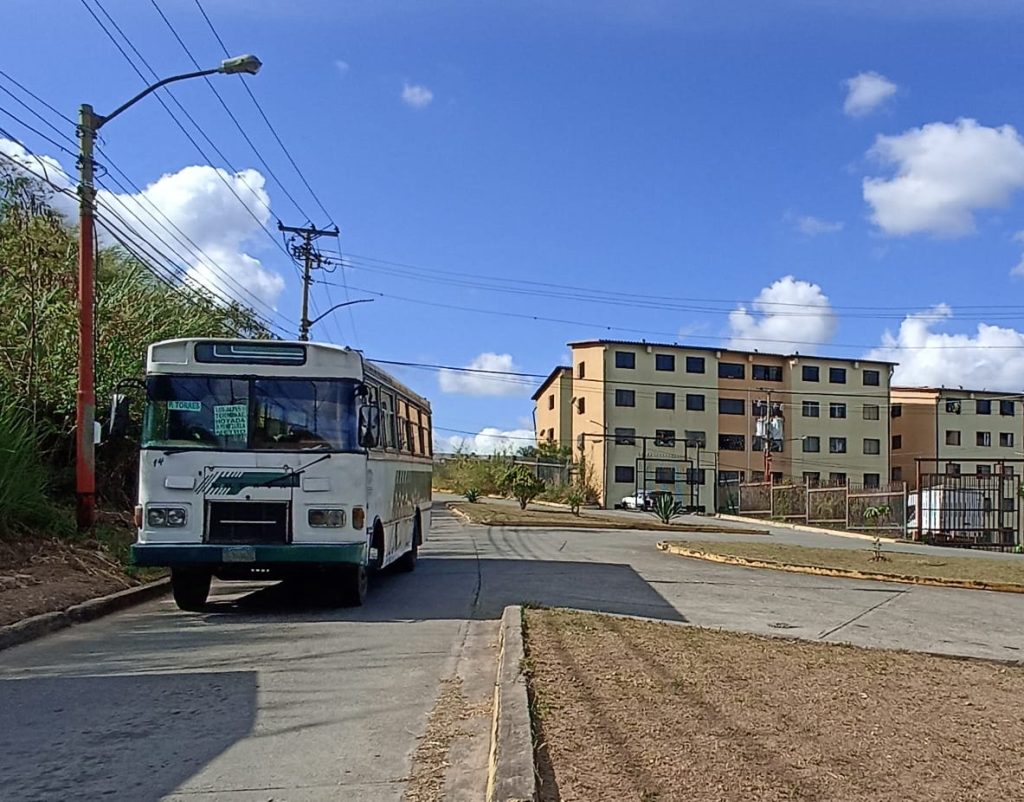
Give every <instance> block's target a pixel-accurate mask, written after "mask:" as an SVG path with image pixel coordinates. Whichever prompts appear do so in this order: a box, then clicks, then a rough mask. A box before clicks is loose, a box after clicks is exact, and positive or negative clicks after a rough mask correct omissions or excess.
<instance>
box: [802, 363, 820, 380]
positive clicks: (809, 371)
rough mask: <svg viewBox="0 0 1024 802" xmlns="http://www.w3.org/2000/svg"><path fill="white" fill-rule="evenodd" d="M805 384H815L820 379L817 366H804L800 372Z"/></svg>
mask: <svg viewBox="0 0 1024 802" xmlns="http://www.w3.org/2000/svg"><path fill="white" fill-rule="evenodd" d="M801 375H802V376H803V379H804V381H805V382H816V381H819V379H820V377H821V368H819V367H818V366H817V365H804V366H803V370H802V372H801Z"/></svg>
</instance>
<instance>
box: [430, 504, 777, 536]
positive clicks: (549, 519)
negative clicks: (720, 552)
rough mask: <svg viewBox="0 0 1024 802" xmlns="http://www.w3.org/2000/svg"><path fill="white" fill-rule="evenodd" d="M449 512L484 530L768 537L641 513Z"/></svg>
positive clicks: (488, 508)
mask: <svg viewBox="0 0 1024 802" xmlns="http://www.w3.org/2000/svg"><path fill="white" fill-rule="evenodd" d="M448 508H449V509H452V510H455V511H457V512H459V513H461V514H462V515H464V516H465V517H466V518H467V519H469V521H470V522H471V523H475V524H482V525H484V526H537V527H546V528H550V529H649V530H653V531H657V532H728V533H729V534H737V535H744V534H746V535H767V534H768V532H767V530H765V529H738V528H737V529H733V528H730V529H725V528H723V527H721V526H718V525H717V524H715V523H713V522H712V523H707V524H704V523H689V522H678V523H672V524H663V523H661V522H660V521H658V520H657V519H656V518H655V517H654V516H653V515H649V514H645V513H642V512H638V513H636V514H635V515H631V516H629V517H623V516H617V515H608V514H606V513H603V512H598V511H591V510H580V514H579V515H573V514H572V513H571V512H570V511H569V510H567V509H561V508H559V507H528V508H527V509H525V510H520V509H519V508H518V507H513V506H512V505H508V504H493V503H487V502H477V503H475V504H471V503H469V502H462V501H455V502H450V503H449V504H448Z"/></svg>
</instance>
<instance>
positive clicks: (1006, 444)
mask: <svg viewBox="0 0 1024 802" xmlns="http://www.w3.org/2000/svg"><path fill="white" fill-rule="evenodd" d="M999 447H1000V448H1013V432H1000V433H999Z"/></svg>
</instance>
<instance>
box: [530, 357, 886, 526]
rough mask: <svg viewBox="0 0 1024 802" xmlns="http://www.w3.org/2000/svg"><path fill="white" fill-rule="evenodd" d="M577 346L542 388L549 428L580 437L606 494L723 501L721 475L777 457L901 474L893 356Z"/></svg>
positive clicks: (785, 470) (798, 470) (578, 444)
mask: <svg viewBox="0 0 1024 802" xmlns="http://www.w3.org/2000/svg"><path fill="white" fill-rule="evenodd" d="M569 346H570V348H571V350H572V366H571V367H569V366H566V367H560V368H557V369H556V370H555V371H553V372H552V374H551V375H550V376H549V377H548V379H547V380H546V381H545V382H544V384H543V385H542V386H541V388H540V389H538V391H537V393H536V394H535V395H534V401H535V403H536V419H537V426H536V431H537V436H538V438H539V439H544V440H551V441H557V442H559V443H571V444H572V447H573V451H574V455H575V456H576V458H577V459H580V458H582V459H583V460H584V461H585V462H586V464H587V467H588V469H589V470H590V471H591V477H592V481H593V483H594V485H595V486H596V487H597V489H598V490H599V493H600V496H601V499H602V502H603V504H604V505H605V506H612V505H614V504H615V503H617V502H618V501H620V500H621V499H622V498H623V497H625V496H628V495H631V494H633V493H635V492H636V491H637V490H638V489H646V490H659V489H664V490H674V491H675V492H676V493H677V494H679V495H682V496H683V497H684V498H685V499H687V503H691V504H692V505H693V506H705V507H707V508H711V506H712V504H713V499H714V490H713V486H714V484H715V480H716V478H717V479H719V480H722V481H744V480H747V481H758V480H762V479H763V478H764V476H765V468H766V461H767V462H769V468H768V470H769V472H770V473H771V474H772V478H774V479H775V481H790V480H794V481H799V482H804V481H807V482H812V483H817V482H829V481H832V482H846V481H849V482H851V483H858V484H866V485H878V484H881V483H882V482H884V481H886V480H887V479H888V477H889V475H890V471H889V444H890V435H889V420H890V418H889V415H888V414H887V413H888V396H889V382H890V376H891V373H892V365H891V364H890V363H881V362H870V363H869V362H863V361H857V360H847V359H834V358H828V357H805V356H802V355H798V354H793V355H782V354H765V353H759V352H754V351H731V350H725V349H716V348H703V347H690V346H685V345H676V344H664V343H647V342H633V341H622V340H588V341H582V342H574V343H570V344H569ZM556 385H557V388H556ZM559 404H561V405H563V407H564V408H563V409H562V410H561V411H559V409H558V408H559ZM765 425H768V426H769V428H770V431H769V434H770V435H771V436H770V438H769V442H770V443H772V444H773V447H772V450H771V452H770V453H769V455H768V460H766V455H765V449H764V445H765V439H764V437H763V436H762V428H763V427H764V426H765ZM759 427H761V428H759ZM701 480H702V481H703V484H699V482H700V481H701Z"/></svg>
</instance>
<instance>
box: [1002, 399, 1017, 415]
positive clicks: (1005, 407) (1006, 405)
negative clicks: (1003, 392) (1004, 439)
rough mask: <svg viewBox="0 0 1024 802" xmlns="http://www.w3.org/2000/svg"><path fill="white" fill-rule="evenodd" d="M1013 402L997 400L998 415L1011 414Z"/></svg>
mask: <svg viewBox="0 0 1024 802" xmlns="http://www.w3.org/2000/svg"><path fill="white" fill-rule="evenodd" d="M1013 413H1014V403H1013V401H1000V402H999V414H1000V415H1013Z"/></svg>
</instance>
